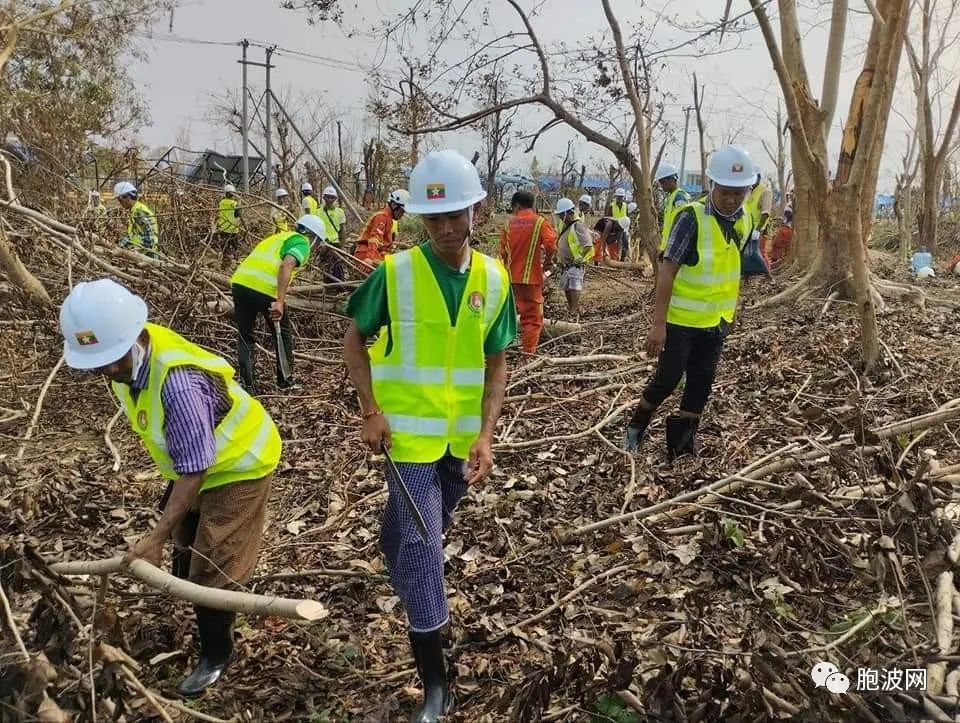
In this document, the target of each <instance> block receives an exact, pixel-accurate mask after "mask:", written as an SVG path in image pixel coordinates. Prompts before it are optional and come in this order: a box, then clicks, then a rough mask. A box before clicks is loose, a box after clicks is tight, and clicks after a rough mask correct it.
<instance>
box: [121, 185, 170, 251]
mask: <svg viewBox="0 0 960 723" xmlns="http://www.w3.org/2000/svg"><path fill="white" fill-rule="evenodd" d="M113 196H114V198H116V199H117V202H118V203H119V204H120V205H121V206H122V207H123V208H124V209H126V210H127V211H129V212H130V215H129V217H128V219H127V233H126V235H125V236H123V237H122V238H121V239H120V245H121V246H123V247H125V248H127V247H132V248H135V249H137V250H139V251H140V252H142V253H144V254H146V255H147V256H149V257H150V258H153V259H155V258H157V251H158V249H159V246H160V228H159V226H158V225H157V216H156V214H154V212H153V211H152V210H151V208H150V207H149V206H148V205H147V204H145V203H144V202H143V201H141V200H140V192H139V191H138V190H137V187H136V186H134V185H133V184H132V183H130V182H129V181H120V182H119V183H117V184H116V185H114V187H113Z"/></svg>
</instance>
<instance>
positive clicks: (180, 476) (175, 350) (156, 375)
mask: <svg viewBox="0 0 960 723" xmlns="http://www.w3.org/2000/svg"><path fill="white" fill-rule="evenodd" d="M60 329H61V332H62V333H63V337H64V349H63V352H64V357H65V358H66V362H67V364H68V365H70V366H71V367H72V368H74V369H81V370H86V371H93V372H97V373H99V374H102V375H103V376H105V377H107V378H108V379H110V380H111V382H112V385H111V386H112V389H113V393H114V394H115V395H116V397H117V401H118V402H119V403H120V406H121V407H122V408H123V410H124V412H125V413H126V416H127V420H128V421H129V422H130V426H131V427H132V429H133V431H134V432H135V433H136V434H137V435H138V436H139V437H140V439H141V442H142V443H143V445H144V447H145V448H146V450H147V452H148V453H149V454H150V457H151V458H152V459H153V461H154V463H155V464H156V465H157V467H158V468H159V470H160V473H161V475H162V476H163V477H164V478H166V479H167V480H168V486H167V492H166V494H165V495H164V499H163V500H162V501H161V504H160V507H161V510H162V514H161V515H160V519H159V521H158V522H157V524H156V525H155V526H154V528H153V529H152V530H151V531H150V532H149V533H148V534H147V535H145V536H144V537H142V538H140V540H139V541H138V542H136V543H135V544H134V545H133V546H132V547H131V548H130V550H129V551H128V552H127V553H126V556H125V558H126V560H127V561H128V562H130V561H133V560H136V559H142V560H145V561H146V562H149V563H150V564H152V565H159V564H160V559H161V557H162V555H163V546H164V544H165V543H166V541H167V540H168V539H172V540H173V543H174V550H173V574H174V575H176V576H177V577H180V578H184V579H187V580H189V581H190V582H193V583H196V584H198V585H206V586H208V587H215V588H220V589H230V588H236V587H240V586H243V585H244V584H246V583H247V582H248V581H249V580H250V578H251V577H252V576H253V571H254V569H255V567H256V565H257V558H258V556H259V553H260V544H261V541H262V537H263V526H264V522H265V521H266V510H267V499H268V497H269V493H270V482H271V479H272V477H273V473H274V470H276V468H277V465H278V463H279V461H280V452H281V445H280V434H279V433H278V431H277V427H276V425H275V424H274V423H273V420H272V419H271V418H270V415H268V414H267V412H266V411H265V410H264V408H263V407H262V406H261V405H260V403H259V402H258V401H257V400H256V399H253V398H251V397H250V396H249V395H248V394H247V393H246V392H245V391H244V390H243V389H242V388H241V387H240V385H239V384H237V383H236V382H235V381H234V378H233V369H232V368H231V367H230V365H229V364H228V363H227V362H226V360H224V359H222V358H220V357H219V356H217V355H216V354H213V353H211V352H209V351H207V350H206V349H203V348H202V347H199V346H197V345H196V344H193V343H191V342H189V341H187V340H186V339H184V338H183V337H182V336H180V335H179V334H177V333H175V332H173V331H171V330H170V329H167V328H166V327H163V326H158V325H156V324H151V323H149V322H148V321H147V305H146V304H145V303H144V301H143V299H141V298H140V297H139V296H135V295H134V294H132V293H131V292H130V291H129V290H127V289H126V288H125V287H123V286H121V285H120V284H118V283H116V282H115V281H112V280H111V279H99V280H97V281H89V282H81V283H79V284H77V285H76V286H75V287H74V288H73V289H72V290H71V291H70V294H69V295H68V296H67V298H66V300H65V301H64V302H63V307H62V308H61V309H60ZM194 612H195V614H196V617H197V633H198V634H197V637H198V638H199V641H200V659H199V662H198V664H197V667H196V669H195V670H194V671H193V672H192V673H191V674H190V675H189V676H188V677H187V678H186V679H185V680H184V681H183V682H182V683H181V684H180V689H179V690H180V693H181V694H182V695H185V696H194V695H199V694H200V693H202V692H203V690H204V689H205V688H207V687H209V686H211V685H213V684H214V683H216V682H217V680H218V679H219V678H220V677H221V675H222V674H223V672H224V670H225V669H226V667H227V665H228V663H229V662H230V657H231V654H232V652H233V622H234V617H235V614H234V613H232V612H226V611H223V610H216V609H213V608H208V607H204V606H201V605H196V606H195V607H194Z"/></svg>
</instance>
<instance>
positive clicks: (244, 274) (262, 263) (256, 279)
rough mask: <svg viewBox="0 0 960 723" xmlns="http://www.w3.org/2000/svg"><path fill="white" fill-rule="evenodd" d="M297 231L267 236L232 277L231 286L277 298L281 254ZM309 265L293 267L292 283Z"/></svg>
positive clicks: (304, 263)
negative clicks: (285, 243) (301, 270)
mask: <svg viewBox="0 0 960 723" xmlns="http://www.w3.org/2000/svg"><path fill="white" fill-rule="evenodd" d="M296 235H297V232H296V231H283V232H281V233H275V234H273V235H271V236H267V237H266V238H265V239H264V240H263V241H261V242H260V243H258V244H257V245H256V246H254V247H253V251H251V252H250V255H249V256H247V258H245V259H244V260H243V261H241V262H240V265H239V266H238V267H237V270H236V271H234V272H233V276H231V277H230V283H231V284H239V285H240V286H246V287H247V288H248V289H253V290H254V291H259V292H260V293H261V294H266V295H267V296H269V297H270V298H271V299H276V298H277V274H278V273H279V272H280V264H281V263H282V262H283V259H282V258H281V257H280V252H281V251H282V250H283V244H284V242H285V241H286V240H287V239H288V238H290V237H291V236H296ZM306 265H307V262H306V260H304V262H303V263H302V264H300V265H299V266H294V267H293V272H292V274H291V276H290V281H291V282H292V281H293V278H294V277H295V276H296V275H297V274H298V273H300V269H301V268H303V267H304V266H306Z"/></svg>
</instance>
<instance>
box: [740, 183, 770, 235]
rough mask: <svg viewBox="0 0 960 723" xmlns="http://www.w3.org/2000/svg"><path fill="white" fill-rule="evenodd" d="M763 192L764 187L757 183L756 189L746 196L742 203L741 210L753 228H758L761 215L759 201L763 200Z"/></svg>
mask: <svg viewBox="0 0 960 723" xmlns="http://www.w3.org/2000/svg"><path fill="white" fill-rule="evenodd" d="M765 191H766V188H764V185H763V184H762V183H758V184H757V185H756V187H755V188H754V189H753V190H751V191H750V193H748V194H747V198H746V200H745V201H744V202H743V210H744V212H746V214H747V215H748V216H750V219H751V220H752V221H753V227H754V228H759V227H760V216H762V215H763V214H762V213H761V211H760V200H761V199H762V198H763V194H764V192H765Z"/></svg>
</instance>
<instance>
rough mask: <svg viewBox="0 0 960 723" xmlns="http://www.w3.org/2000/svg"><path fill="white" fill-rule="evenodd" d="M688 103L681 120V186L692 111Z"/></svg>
mask: <svg viewBox="0 0 960 723" xmlns="http://www.w3.org/2000/svg"><path fill="white" fill-rule="evenodd" d="M692 110H693V108H691V107H690V106H689V105H688V106H687V107H685V108H684V109H683V114H684V116H686V119H685V120H684V122H683V150H681V151H680V187H681V188H682V187H683V178H684V176H683V172H684V171H685V170H686V167H687V131H688V130H689V129H690V111H692Z"/></svg>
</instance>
